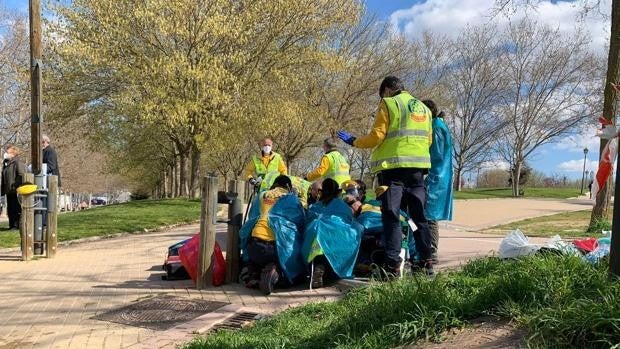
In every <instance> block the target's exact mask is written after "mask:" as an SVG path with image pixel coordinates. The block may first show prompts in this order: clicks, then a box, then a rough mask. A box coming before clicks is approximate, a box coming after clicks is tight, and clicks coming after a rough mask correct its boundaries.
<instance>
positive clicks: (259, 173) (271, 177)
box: [252, 152, 282, 190]
mask: <svg viewBox="0 0 620 349" xmlns="http://www.w3.org/2000/svg"><path fill="white" fill-rule="evenodd" d="M272 154H273V157H272V158H271V160H270V161H269V163H268V164H267V167H265V164H263V162H262V161H261V159H260V158H259V157H258V156H256V155H252V162H253V163H254V171H255V173H256V177H263V182H262V183H261V185H260V188H261V190H266V189H269V188H271V185H273V182H274V181H275V180H276V178H277V177H278V176H279V175H280V171H279V170H278V168H279V165H280V161H282V156H280V154H278V153H276V152H272Z"/></svg>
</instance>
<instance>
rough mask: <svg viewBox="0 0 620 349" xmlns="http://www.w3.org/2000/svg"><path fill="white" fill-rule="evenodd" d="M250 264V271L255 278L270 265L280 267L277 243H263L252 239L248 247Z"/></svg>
mask: <svg viewBox="0 0 620 349" xmlns="http://www.w3.org/2000/svg"><path fill="white" fill-rule="evenodd" d="M246 251H247V253H248V257H249V259H250V263H249V264H248V270H249V272H250V274H251V275H253V276H254V277H255V276H256V275H257V274H258V275H260V271H261V270H262V269H263V268H264V267H265V266H266V265H268V264H275V265H276V266H277V265H278V255H277V253H276V244H275V241H263V240H260V239H256V238H250V241H248V246H247V247H246Z"/></svg>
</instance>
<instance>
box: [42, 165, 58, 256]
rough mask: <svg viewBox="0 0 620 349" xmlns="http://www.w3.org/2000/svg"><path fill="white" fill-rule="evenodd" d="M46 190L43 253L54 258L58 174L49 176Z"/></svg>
mask: <svg viewBox="0 0 620 349" xmlns="http://www.w3.org/2000/svg"><path fill="white" fill-rule="evenodd" d="M47 178H48V182H49V183H48V192H47V222H46V224H47V225H46V229H47V234H46V235H45V237H46V244H45V250H46V251H45V254H46V255H47V258H54V256H55V255H56V248H57V247H58V235H57V231H58V176H49V177H47Z"/></svg>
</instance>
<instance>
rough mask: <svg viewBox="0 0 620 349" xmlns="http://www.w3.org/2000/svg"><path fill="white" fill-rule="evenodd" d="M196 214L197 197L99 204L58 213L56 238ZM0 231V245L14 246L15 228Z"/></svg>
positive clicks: (78, 236) (151, 224) (113, 230)
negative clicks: (194, 198)
mask: <svg viewBox="0 0 620 349" xmlns="http://www.w3.org/2000/svg"><path fill="white" fill-rule="evenodd" d="M199 218H200V201H199V200H187V199H171V200H142V201H132V202H128V203H124V204H118V205H110V206H103V207H98V208H93V209H89V210H84V211H77V212H68V213H62V214H59V215H58V240H59V241H68V240H76V239H81V238H86V237H92V236H107V235H112V234H117V233H127V232H135V231H140V230H144V229H154V228H157V227H160V226H165V225H171V224H180V223H189V222H193V221H195V220H197V219H199ZM7 228H8V224H7V223H4V225H3V229H4V230H2V231H0V248H6V247H17V246H19V244H20V238H19V232H17V231H6V229H7Z"/></svg>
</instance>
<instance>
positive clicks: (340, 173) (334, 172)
mask: <svg viewBox="0 0 620 349" xmlns="http://www.w3.org/2000/svg"><path fill="white" fill-rule="evenodd" d="M325 156H326V157H327V158H328V159H329V168H328V169H327V172H325V175H324V176H323V177H322V178H321V180H323V179H325V178H331V179H333V180H335V181H336V182H338V185H339V186H340V185H342V182H344V181H348V180H349V179H351V176H350V175H349V163H347V159H345V158H344V156H342V154H340V152H339V151H336V150H334V151H331V152H329V153H327V154H325Z"/></svg>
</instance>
